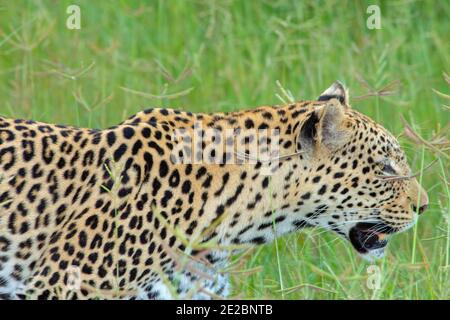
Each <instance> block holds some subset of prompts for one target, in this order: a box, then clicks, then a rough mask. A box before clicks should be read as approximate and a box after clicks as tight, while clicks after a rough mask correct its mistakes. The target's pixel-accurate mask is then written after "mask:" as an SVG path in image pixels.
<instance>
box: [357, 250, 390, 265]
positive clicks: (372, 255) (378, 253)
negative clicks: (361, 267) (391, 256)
mask: <svg viewBox="0 0 450 320" xmlns="http://www.w3.org/2000/svg"><path fill="white" fill-rule="evenodd" d="M384 249H385V248H378V249H373V250H370V251H369V252H367V253H365V254H361V257H362V258H363V259H364V260H366V261H369V262H373V261H375V260H378V259H381V258H383V257H384Z"/></svg>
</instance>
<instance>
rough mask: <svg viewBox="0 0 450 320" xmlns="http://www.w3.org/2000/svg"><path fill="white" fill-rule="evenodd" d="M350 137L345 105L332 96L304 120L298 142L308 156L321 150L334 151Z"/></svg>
mask: <svg viewBox="0 0 450 320" xmlns="http://www.w3.org/2000/svg"><path fill="white" fill-rule="evenodd" d="M348 138H349V132H348V130H347V129H346V127H345V107H344V106H343V105H342V103H340V101H339V100H337V99H335V98H331V99H330V100H329V101H327V102H326V104H325V105H324V106H321V107H319V108H317V109H316V110H314V111H313V112H311V113H310V114H309V116H308V117H307V118H306V120H305V121H304V122H303V124H302V126H301V129H300V134H299V138H298V143H299V147H300V149H301V150H302V151H303V152H304V153H305V155H306V156H308V155H310V156H311V155H313V154H315V153H316V152H317V151H319V150H327V151H328V152H334V151H335V150H337V149H338V148H339V147H341V146H342V145H344V144H345V143H346V142H347V141H348Z"/></svg>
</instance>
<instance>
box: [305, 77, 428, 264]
mask: <svg viewBox="0 0 450 320" xmlns="http://www.w3.org/2000/svg"><path fill="white" fill-rule="evenodd" d="M318 100H319V102H321V103H319V104H317V107H316V108H315V109H314V110H313V111H312V112H310V113H309V114H308V115H307V116H306V118H305V120H304V121H303V123H302V125H301V127H300V128H299V133H298V142H297V145H298V149H300V150H301V151H302V152H303V159H304V160H303V161H305V160H306V161H307V162H308V167H309V170H308V171H309V173H308V176H309V178H307V179H308V180H309V181H308V189H309V191H308V192H304V193H302V194H300V195H299V197H300V201H302V202H304V203H305V204H306V203H307V202H309V203H310V204H313V203H314V202H311V201H314V199H318V198H320V202H319V201H317V202H316V203H318V204H319V203H320V206H315V205H312V208H313V210H311V212H310V213H308V214H307V215H306V219H307V222H308V223H309V224H312V225H317V226H322V227H325V228H328V229H331V230H333V231H335V232H337V233H338V234H340V235H341V236H343V237H345V238H346V239H348V240H349V241H350V242H351V244H352V245H353V247H354V248H355V249H356V250H357V251H358V252H359V253H360V254H361V255H363V256H364V257H366V258H369V259H371V258H376V257H380V256H382V255H383V253H384V248H385V246H386V244H387V241H388V239H389V237H390V236H391V235H392V234H395V233H398V232H401V231H404V230H406V229H408V228H410V227H411V226H412V225H414V223H415V222H416V221H417V216H418V214H421V213H423V212H424V211H425V209H426V208H427V206H428V197H427V193H426V191H425V190H424V189H423V188H422V187H421V186H420V185H419V183H418V181H417V179H416V178H415V177H413V176H412V175H411V169H410V167H409V166H408V163H407V161H406V157H405V154H404V152H403V151H402V149H401V147H400V145H399V143H398V141H397V139H396V138H395V137H394V136H393V135H392V134H391V133H389V132H388V131H387V130H386V129H385V128H383V127H382V126H381V125H379V124H377V123H375V122H374V121H373V120H371V119H370V118H368V117H367V116H365V115H363V114H361V113H359V112H357V111H355V110H353V109H352V108H351V107H350V106H349V101H348V93H347V91H346V89H345V88H344V87H343V85H342V84H340V83H339V82H335V83H334V84H333V85H332V86H331V87H330V88H328V89H327V90H326V91H325V92H324V93H323V94H322V95H321V96H320V97H319V99H318ZM322 102H323V103H322ZM394 176H396V177H395V178H394Z"/></svg>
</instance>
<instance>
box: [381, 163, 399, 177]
mask: <svg viewBox="0 0 450 320" xmlns="http://www.w3.org/2000/svg"><path fill="white" fill-rule="evenodd" d="M379 165H380V169H381V171H383V173H386V174H389V175H395V174H397V172H396V171H395V169H394V168H393V167H392V165H391V163H390V161H383V162H380V163H379Z"/></svg>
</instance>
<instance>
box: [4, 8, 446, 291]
mask: <svg viewBox="0 0 450 320" xmlns="http://www.w3.org/2000/svg"><path fill="white" fill-rule="evenodd" d="M373 2H375V3H376V1H369V2H365V1H348V2H347V1H341V0H335V1H326V2H325V1H310V2H309V3H307V1H302V2H300V1H277V0H267V1H258V2H257V1H206V0H205V1H200V0H193V1H181V0H180V1H175V0H172V1H147V2H137V1H136V2H134V1H133V2H132V1H106V0H103V1H50V0H42V1H18V0H15V1H0V95H1V97H2V100H1V102H0V114H1V115H4V116H8V117H20V118H33V119H35V120H40V121H47V122H54V123H55V122H56V123H62V124H71V125H76V126H88V127H107V126H110V125H114V124H116V123H118V122H120V121H122V120H123V119H125V118H126V117H128V116H129V115H131V114H134V113H136V112H137V111H139V110H142V109H144V108H147V107H151V106H171V107H175V108H183V109H187V110H190V111H230V110H237V109H242V108H244V107H249V106H250V107H251V106H257V105H264V104H277V103H280V101H279V99H278V98H277V94H281V93H280V88H279V87H278V85H277V80H279V81H280V83H281V84H282V86H283V87H284V88H286V89H289V90H290V91H291V92H292V94H293V95H294V97H296V98H302V99H313V98H315V97H317V95H318V94H319V93H321V92H322V90H324V89H325V88H327V87H328V85H330V84H331V83H332V82H333V81H334V80H336V79H340V80H342V81H344V82H345V83H346V85H347V86H348V87H349V88H350V92H351V103H352V105H353V107H354V108H356V109H358V110H360V111H362V112H363V113H365V114H367V115H369V116H371V117H373V118H374V119H376V120H377V121H379V122H380V123H382V124H383V125H384V126H385V127H386V128H387V129H389V130H391V131H392V132H393V133H394V134H396V135H398V134H400V133H401V132H402V128H403V125H402V122H401V121H400V115H403V116H404V117H405V119H406V120H407V121H408V123H409V124H411V126H412V128H413V129H414V130H415V131H416V132H417V133H419V134H420V135H421V136H422V137H424V138H425V139H431V138H432V137H433V136H434V134H435V133H437V132H439V131H440V130H441V129H442V128H444V127H445V125H447V124H448V119H449V114H450V111H449V110H448V109H446V108H445V107H444V106H443V104H445V103H447V104H448V102H445V100H444V98H442V97H440V96H439V95H437V94H436V93H435V92H433V91H432V89H433V88H434V89H436V90H438V91H440V92H443V93H447V94H448V93H449V86H448V85H447V83H446V82H445V81H444V78H443V75H442V74H443V72H446V73H449V72H450V71H449V59H448V57H449V55H448V53H449V52H450V46H449V41H448V30H449V29H450V22H449V21H450V20H449V19H448V17H449V16H450V3H449V2H448V1H406V0H405V1H402V0H396V1H386V2H382V3H381V4H380V6H381V12H382V16H381V19H382V20H381V23H382V29H381V30H368V29H367V28H366V19H367V16H368V15H367V14H366V8H367V6H368V5H369V4H372V3H373ZM74 3H76V4H79V5H80V6H81V19H82V22H81V24H82V28H81V30H68V29H67V28H66V27H65V23H66V18H67V16H68V15H67V14H66V7H67V6H68V5H70V4H74ZM302 3H303V4H302ZM361 77H362V78H364V79H365V80H366V81H367V82H368V83H369V84H370V86H371V87H373V88H376V89H380V88H383V87H384V86H386V85H388V84H389V83H391V82H393V81H399V82H400V83H401V87H400V88H399V90H396V93H395V94H393V95H389V96H381V97H368V98H366V99H360V100H358V99H352V97H353V98H355V97H357V96H361V95H364V94H366V93H367V88H366V87H365V86H364V85H363V84H362V82H361ZM139 92H141V93H139ZM444 138H447V139H448V135H447V136H444ZM401 142H402V145H403V146H404V148H405V150H406V152H407V154H408V156H409V160H410V164H411V166H412V168H413V171H418V170H420V169H421V168H423V167H424V166H425V165H426V164H427V163H429V162H431V161H432V160H433V159H434V158H436V157H439V159H440V160H439V162H438V164H436V165H434V166H433V167H432V168H431V169H430V170H428V171H426V173H424V174H422V175H421V180H423V181H422V183H423V185H424V186H425V188H426V189H427V190H428V193H429V195H430V202H431V206H430V208H429V210H428V211H427V213H426V214H424V215H423V217H421V218H420V220H419V223H418V225H417V228H416V229H415V230H410V231H409V232H407V233H404V234H402V235H399V236H397V237H395V238H394V239H393V241H392V243H391V244H390V246H389V250H388V254H387V256H386V257H385V258H384V259H383V260H381V261H379V262H377V263H376V265H377V266H378V267H379V268H380V270H381V274H382V277H381V287H380V289H379V290H370V289H369V288H368V287H367V285H366V283H367V281H370V279H371V278H370V276H371V275H370V274H369V273H368V272H367V268H368V267H369V264H368V263H366V262H364V261H362V260H361V259H360V258H359V257H357V255H356V254H355V253H354V252H353V249H351V248H350V246H349V245H348V244H347V243H345V242H344V241H342V240H339V239H338V238H337V237H336V236H334V235H332V234H331V233H327V232H323V231H321V230H314V231H306V232H304V233H299V234H295V235H290V236H287V237H284V238H282V239H279V240H278V241H277V242H275V243H272V244H269V245H265V246H263V247H260V248H258V249H256V250H255V252H254V253H253V254H252V255H250V256H249V257H248V258H246V268H249V269H253V268H256V269H255V270H261V271H259V272H256V273H253V274H251V275H245V276H243V275H236V276H235V277H234V283H235V286H234V294H235V295H239V296H241V297H244V298H275V299H278V298H280V299H281V298H285V299H355V298H362V299H372V298H373V299H448V298H449V285H450V283H449V281H450V280H449V279H450V278H449V268H450V267H449V250H450V248H449V243H450V241H449V235H450V227H449V219H450V211H449V210H450V204H449V195H450V194H449V190H448V188H449V186H448V183H449V181H450V176H449V170H448V169H449V167H448V160H449V159H448V150H444V151H442V152H441V153H436V152H434V153H433V152H431V151H430V150H429V148H423V146H418V145H417V144H414V143H411V142H410V141H409V140H408V139H406V138H405V137H402V138H401ZM447 147H448V146H447ZM440 148H441V149H443V147H442V146H440ZM422 149H423V151H424V153H423V156H422ZM445 154H446V155H447V156H445ZM277 253H278V254H277ZM258 266H262V269H259V268H257V267H258ZM281 279H282V281H283V284H281ZM281 287H283V288H284V290H281V291H280V288H281ZM290 288H291V289H290Z"/></svg>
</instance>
